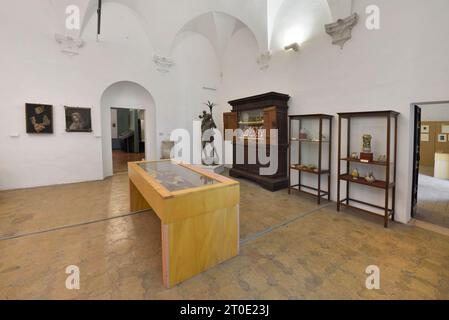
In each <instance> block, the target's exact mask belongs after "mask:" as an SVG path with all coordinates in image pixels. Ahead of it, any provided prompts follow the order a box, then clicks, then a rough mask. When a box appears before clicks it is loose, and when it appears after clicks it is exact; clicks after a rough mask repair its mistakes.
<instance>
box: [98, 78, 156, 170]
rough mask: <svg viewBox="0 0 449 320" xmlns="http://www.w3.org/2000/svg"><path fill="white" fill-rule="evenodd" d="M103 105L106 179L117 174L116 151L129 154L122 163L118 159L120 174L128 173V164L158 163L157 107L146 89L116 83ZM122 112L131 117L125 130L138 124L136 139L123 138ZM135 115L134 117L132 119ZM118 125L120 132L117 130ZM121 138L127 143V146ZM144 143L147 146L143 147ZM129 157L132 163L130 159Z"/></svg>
mask: <svg viewBox="0 0 449 320" xmlns="http://www.w3.org/2000/svg"><path fill="white" fill-rule="evenodd" d="M100 105H101V130H102V140H101V141H102V160H103V177H104V178H107V177H110V176H113V175H114V173H115V169H114V165H113V162H114V161H113V154H114V152H113V151H122V150H123V151H126V152H124V153H121V156H122V157H121V158H122V159H121V162H120V160H119V159H118V157H117V160H118V161H117V163H118V164H119V165H118V168H117V170H119V171H121V170H125V171H126V170H127V162H128V161H133V160H139V161H140V160H142V159H143V158H145V159H146V160H156V159H157V156H158V151H157V147H156V146H157V141H158V139H157V134H156V103H155V101H154V99H153V96H152V95H151V94H150V92H149V91H148V90H147V89H146V88H145V87H144V86H142V85H140V84H138V83H136V82H132V81H119V82H115V83H113V84H111V85H110V86H109V87H107V88H106V89H105V91H104V92H103V94H102V96H101V100H100ZM113 110H117V111H113ZM120 110H125V111H124V113H125V114H128V116H127V117H124V118H125V120H124V123H125V125H124V127H125V128H126V127H127V125H126V124H127V123H134V129H130V130H133V133H134V138H131V136H132V134H130V135H129V136H128V137H127V136H126V134H125V133H124V132H123V135H122V136H121V137H120V135H119V133H118V130H119V128H118V126H119V124H118V113H119V111H120ZM126 110H127V111H126ZM115 112H117V122H114V121H113V120H112V118H113V117H114V116H115V115H113V113H115ZM131 114H134V115H133V116H131ZM126 119H129V120H126ZM133 119H134V120H133ZM142 120H143V121H142ZM133 121H134V122H133ZM114 123H115V124H116V128H114ZM139 124H140V126H141V128H139ZM126 129H127V128H126ZM116 130H117V132H116ZM124 131H125V130H124ZM113 135H114V138H113ZM139 136H140V138H139ZM120 138H122V140H123V142H124V143H123V146H122V143H121V142H120ZM127 139H128V140H129V141H126V140H127ZM117 140H118V141H117ZM142 142H144V143H143V144H142ZM141 153H143V154H141ZM128 157H129V158H130V160H128V159H127V158H128ZM114 160H115V159H114ZM120 163H121V164H120ZM123 168H126V169H123Z"/></svg>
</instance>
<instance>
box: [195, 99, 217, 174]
mask: <svg viewBox="0 0 449 320" xmlns="http://www.w3.org/2000/svg"><path fill="white" fill-rule="evenodd" d="M205 105H206V106H208V107H209V110H210V113H207V112H206V111H203V114H202V115H200V116H199V118H200V119H201V120H202V122H201V133H202V135H201V136H202V138H201V142H202V150H203V151H202V152H203V153H204V155H205V156H206V158H211V159H213V160H212V163H208V162H210V161H205V159H204V158H203V157H202V162H203V164H204V165H208V166H210V165H216V164H218V163H215V151H216V150H215V146H214V141H215V137H214V135H215V133H214V131H213V130H214V129H217V125H216V124H215V121H214V117H213V109H214V107H215V106H216V104H214V103H212V102H210V101H207V103H205ZM208 144H209V145H210V146H211V147H212V152H211V154H210V155H207V153H206V147H207V145H208ZM206 160H207V159H206Z"/></svg>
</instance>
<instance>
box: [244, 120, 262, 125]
mask: <svg viewBox="0 0 449 320" xmlns="http://www.w3.org/2000/svg"><path fill="white" fill-rule="evenodd" d="M263 124H264V121H263V120H262V121H246V122H245V121H240V122H239V125H242V126H257V125H260V126H262V125H263Z"/></svg>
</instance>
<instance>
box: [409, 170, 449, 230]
mask: <svg viewBox="0 0 449 320" xmlns="http://www.w3.org/2000/svg"><path fill="white" fill-rule="evenodd" d="M415 218H416V219H418V220H422V221H425V222H430V223H432V224H436V225H438V226H441V227H445V228H449V181H447V180H441V179H437V178H434V177H431V176H427V175H422V174H420V175H419V189H418V210H417V214H416V217H415Z"/></svg>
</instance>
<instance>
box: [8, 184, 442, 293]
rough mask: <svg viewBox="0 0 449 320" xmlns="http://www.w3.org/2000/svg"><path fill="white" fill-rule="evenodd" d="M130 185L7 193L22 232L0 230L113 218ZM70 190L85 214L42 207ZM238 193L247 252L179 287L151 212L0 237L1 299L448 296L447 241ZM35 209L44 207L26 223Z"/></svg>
mask: <svg viewBox="0 0 449 320" xmlns="http://www.w3.org/2000/svg"><path fill="white" fill-rule="evenodd" d="M112 185H114V187H112ZM76 190H77V191H76ZM81 190H84V191H81ZM126 190H127V180H126V175H125V176H124V177H123V176H116V177H114V178H112V179H109V180H108V181H105V182H95V183H87V184H78V185H72V186H64V187H54V188H41V189H35V190H25V191H14V192H9V193H8V192H2V193H0V200H1V202H0V219H5V218H4V216H7V217H8V218H7V219H6V220H3V221H8V223H9V227H13V226H16V225H17V226H18V227H16V228H15V229H14V230H13V231H10V230H8V227H4V226H3V224H0V226H1V227H2V228H3V230H2V232H3V234H13V233H23V230H28V231H38V230H40V229H42V228H53V227H54V226H55V225H57V224H56V223H54V222H52V221H51V220H53V219H54V217H55V216H56V215H59V217H60V219H61V220H60V224H61V225H69V224H71V223H73V222H76V223H78V222H79V221H81V220H83V219H85V218H86V217H88V218H89V219H91V218H94V217H95V218H97V219H101V218H108V217H113V216H114V215H116V214H117V213H118V212H122V209H124V208H125V207H126V206H127V192H126ZM84 192H85V193H84ZM65 193H67V194H69V195H70V196H69V195H66V196H67V197H68V199H69V198H70V197H75V195H74V194H77V193H78V194H79V195H81V196H84V198H83V201H78V203H79V204H80V206H81V207H78V208H82V210H80V211H82V212H83V214H81V213H79V214H75V216H76V218H72V217H69V213H73V212H76V210H75V209H71V208H69V207H68V206H67V207H65V205H64V201H62V200H61V202H56V204H57V205H56V206H54V209H52V210H50V211H49V213H46V212H45V211H46V210H47V209H49V208H50V207H51V203H50V201H44V200H43V199H45V198H47V196H48V195H49V194H51V195H53V196H55V197H63V194H65ZM91 193H95V194H97V195H92V196H90V197H89V196H87V195H88V194H91ZM241 193H242V196H241V197H242V207H241V228H242V239H245V241H243V242H242V246H241V254H240V255H239V256H238V257H236V258H234V259H232V260H230V261H228V262H225V263H223V264H222V265H220V266H218V267H216V268H213V269H211V270H209V271H207V272H205V273H204V274H202V275H199V276H197V277H195V278H193V279H190V280H188V281H186V282H184V283H182V284H180V285H179V286H177V287H175V288H172V289H170V290H166V289H164V287H163V286H162V279H161V277H162V274H161V269H162V266H161V250H160V223H159V221H158V219H157V217H156V216H155V214H153V213H152V212H144V213H139V214H135V215H127V216H122V217H116V218H111V219H108V220H102V221H98V222H92V223H88V224H82V225H78V226H73V227H66V228H62V229H57V230H53V231H50V232H44V233H40V234H34V235H28V236H21V237H18V238H14V239H9V240H0V252H1V253H2V254H1V255H0V298H8V299H13V298H20V299H31V298H38V299H65V298H73V299H109V298H116V299H128V298H135V299H177V298H181V299H200V298H201V299H221V298H222V299H271V298H272V299H319V298H324V299H364V298H373V299H393V298H398V299H435V298H436V299H449V270H448V269H447V266H448V265H449V238H447V237H445V236H442V235H438V234H436V233H432V232H429V231H425V230H422V229H419V228H416V227H410V226H404V225H399V224H392V226H391V228H390V229H384V228H383V227H382V221H381V219H380V218H379V219H377V218H376V217H374V218H372V217H367V216H365V215H361V214H355V213H352V212H346V213H337V212H336V210H335V206H334V204H329V205H328V206H327V207H326V206H324V207H322V208H319V207H317V206H316V205H315V204H314V201H313V200H312V199H308V198H304V197H303V196H291V197H289V196H288V195H287V192H286V191H280V192H278V193H275V194H272V193H269V192H266V191H264V190H262V189H260V188H258V187H256V186H255V185H253V184H251V183H248V182H246V181H242V187H241ZM28 195H31V197H28ZM11 196H12V198H11ZM28 198H30V200H27V199H28ZM107 199H109V200H107ZM17 201H18V202H19V204H15V205H14V204H13V202H17ZM90 201H92V204H93V205H92V206H89V202H90ZM67 203H70V202H67ZM33 204H39V206H38V207H39V208H41V211H40V212H39V210H35V211H32V212H36V213H35V214H34V215H33V217H32V218H30V219H28V220H26V221H22V219H21V217H22V216H23V215H24V214H26V212H27V210H31V209H32V208H34V205H33ZM102 204H103V205H104V206H105V207H104V209H105V210H104V211H103V212H102V211H101V210H100V209H101V206H102ZM14 208H15V209H14ZM26 208H28V209H26ZM106 208H111V209H112V210H111V212H115V213H111V212H106V211H108V210H107V209H106ZM58 210H59V211H58ZM125 212H126V210H125ZM64 219H67V220H64ZM14 221H15V222H14ZM264 230H265V231H267V230H268V231H267V232H262V231H264ZM69 265H77V266H79V268H80V271H81V289H80V290H79V291H69V290H67V289H66V288H65V281H66V277H67V275H66V274H65V269H66V267H67V266H69ZM369 265H377V266H379V268H380V270H381V289H380V290H378V291H370V290H367V289H366V287H365V281H366V277H367V274H365V269H366V268H367V266H369Z"/></svg>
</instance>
